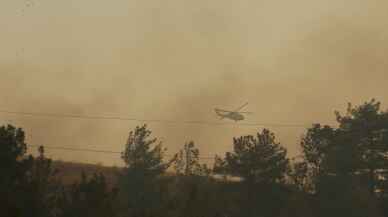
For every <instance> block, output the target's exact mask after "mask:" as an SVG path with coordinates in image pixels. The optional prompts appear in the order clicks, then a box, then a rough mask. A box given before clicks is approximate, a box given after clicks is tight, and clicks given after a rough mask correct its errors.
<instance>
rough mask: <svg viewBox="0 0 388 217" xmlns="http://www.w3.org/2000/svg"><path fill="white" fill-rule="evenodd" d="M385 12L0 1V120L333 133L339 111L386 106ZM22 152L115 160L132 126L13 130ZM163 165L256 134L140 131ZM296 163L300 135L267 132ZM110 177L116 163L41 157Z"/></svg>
mask: <svg viewBox="0 0 388 217" xmlns="http://www.w3.org/2000/svg"><path fill="white" fill-rule="evenodd" d="M387 10H388V2H386V1H380V0H370V1H365V0H321V1H311V0H297V1H279V0H256V1H252V0H239V1H230V0H212V1H207V0H206V1H205V0H196V1H192V0H167V1H160V0H149V1H144V0H114V1H105V0H66V1H60V0H1V1H0V28H1V29H0V47H1V50H0V75H1V78H0V110H11V111H25V112H47V113H65V114H77V115H104V116H110V115H112V116H123V117H129V118H138V119H166V120H175V121H218V119H217V117H216V116H215V114H214V111H213V109H214V107H220V108H224V109H234V108H236V107H238V106H240V105H241V104H243V103H245V102H249V106H248V107H247V108H246V110H249V111H251V112H254V114H252V115H249V116H248V117H247V118H248V120H247V121H248V122H254V123H273V124H310V123H312V122H321V123H334V115H333V112H334V110H341V111H343V110H344V109H345V108H346V104H347V102H352V103H354V104H359V103H362V102H364V101H367V100H369V99H371V98H372V97H375V98H377V99H378V100H380V101H382V102H383V105H386V103H387V102H388V92H387V90H388V88H387V79H386V78H387V77H388V76H387V68H388V28H387V27H388V13H387ZM0 121H1V122H2V123H7V122H8V123H9V122H10V123H12V124H14V125H16V126H20V127H23V128H24V129H25V130H26V132H27V135H28V143H30V144H34V145H40V144H43V145H47V146H66V147H78V148H92V149H103V150H113V151H121V150H122V149H123V147H124V143H125V141H126V138H127V135H128V132H129V131H130V130H132V129H133V128H134V127H135V126H136V125H138V124H141V123H140V122H130V121H116V120H76V119H53V118H43V117H23V116H15V115H9V114H8V115H7V114H1V113H0ZM149 126H150V128H151V129H152V130H153V133H154V134H153V135H154V136H156V137H158V138H160V139H161V140H162V141H163V142H164V145H165V147H167V148H168V149H169V153H174V152H176V151H177V150H178V149H179V148H180V147H181V146H182V145H183V144H184V142H185V141H189V140H194V141H195V142H196V143H197V146H198V147H199V148H200V151H201V153H202V155H203V156H213V155H214V154H216V153H217V154H222V153H224V152H225V151H229V150H231V148H232V137H233V136H239V135H245V134H253V133H255V132H257V131H258V130H261V128H260V127H252V126H239V125H232V126H213V125H190V124H161V123H153V124H149ZM269 128H270V129H271V130H273V131H274V132H275V133H276V134H277V136H278V140H279V141H280V142H281V143H282V144H283V145H284V146H286V147H287V148H288V150H289V153H290V156H295V155H297V154H298V151H299V149H298V141H299V139H300V137H301V135H302V134H303V132H304V131H305V130H304V129H303V128H294V127H282V128H281V127H269ZM47 152H48V153H49V155H50V156H52V157H54V158H55V159H62V160H72V161H82V162H101V163H103V164H107V165H112V164H114V165H120V164H121V160H120V159H119V155H113V154H96V153H88V152H70V151H60V150H49V149H48V150H47Z"/></svg>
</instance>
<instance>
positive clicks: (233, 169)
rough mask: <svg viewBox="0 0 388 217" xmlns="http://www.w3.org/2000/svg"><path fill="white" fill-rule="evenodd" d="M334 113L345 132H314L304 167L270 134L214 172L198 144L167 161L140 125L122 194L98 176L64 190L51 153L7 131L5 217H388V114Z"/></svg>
mask: <svg viewBox="0 0 388 217" xmlns="http://www.w3.org/2000/svg"><path fill="white" fill-rule="evenodd" d="M335 115H336V120H337V122H338V126H337V127H332V126H327V125H321V124H314V125H313V126H311V127H310V128H308V129H307V131H306V133H305V134H304V135H303V137H302V138H301V141H300V148H301V156H300V157H299V158H298V160H290V159H289V158H288V156H287V150H286V148H285V147H284V146H283V145H282V144H280V143H279V142H278V141H277V140H276V137H275V134H274V133H273V132H271V131H270V130H268V129H263V130H261V131H259V132H257V134H256V135H246V136H241V137H236V138H234V139H233V151H231V152H227V153H225V155H224V156H217V157H216V158H215V163H214V165H212V167H211V168H210V167H208V166H207V165H205V164H201V163H200V161H199V159H200V152H199V150H198V148H196V146H195V143H194V142H192V141H190V142H188V143H186V144H184V146H183V147H182V150H181V151H180V152H178V153H177V154H176V155H175V156H174V157H173V158H171V159H165V152H166V149H165V148H164V147H163V145H162V143H161V142H159V141H158V140H157V139H156V138H153V137H152V133H151V131H150V130H149V129H148V127H147V126H146V125H143V126H138V127H136V128H135V129H134V130H133V131H131V132H130V133H129V137H128V140H127V143H126V146H125V150H124V151H123V152H122V155H121V158H122V160H123V161H124V163H125V165H126V166H125V167H124V168H122V169H121V172H120V173H119V174H117V175H118V182H117V183H113V185H114V187H110V185H111V184H112V183H108V181H107V180H106V178H105V177H104V175H103V174H99V173H95V174H94V175H92V176H89V177H88V176H86V175H85V174H81V175H80V179H79V181H78V182H76V183H73V184H72V185H65V184H63V183H62V182H61V180H60V179H59V177H58V176H57V175H56V174H57V172H58V171H56V169H55V167H54V166H53V162H52V160H51V159H48V158H47V157H46V156H45V151H44V147H43V146H41V147H40V148H39V153H38V154H37V155H36V156H32V155H28V154H27V145H26V143H25V133H24V131H23V130H22V129H19V128H15V127H14V126H10V125H8V126H3V127H0V216H5V217H84V216H93V217H115V216H116V217H257V216H260V217H328V216H334V217H337V216H338V217H383V216H388V111H382V109H381V107H380V103H379V102H377V101H376V100H374V99H373V100H371V101H369V102H366V103H364V104H362V105H359V106H352V105H351V104H349V105H348V109H347V112H346V113H345V114H341V113H339V112H336V113H335ZM168 168H172V169H174V170H175V173H174V175H171V174H170V175H169V174H167V173H166V170H167V169H168ZM231 176H232V177H236V178H238V179H236V180H231V179H228V178H227V177H231ZM109 184H110V185H109Z"/></svg>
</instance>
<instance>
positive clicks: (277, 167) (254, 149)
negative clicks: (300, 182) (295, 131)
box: [215, 129, 289, 183]
mask: <svg viewBox="0 0 388 217" xmlns="http://www.w3.org/2000/svg"><path fill="white" fill-rule="evenodd" d="M233 143H234V145H233V148H234V152H232V153H231V152H227V153H226V156H225V159H224V160H222V159H217V161H216V165H215V171H224V172H228V173H229V174H231V175H234V176H239V177H242V178H244V180H245V181H248V182H252V183H275V182H280V181H283V180H284V177H285V175H286V171H287V169H288V168H289V160H288V158H287V156H286V155H287V151H286V149H285V148H283V147H282V146H281V145H280V144H279V143H277V142H276V141H275V135H274V134H273V133H272V132H270V131H269V130H267V129H264V130H263V131H262V132H261V133H257V136H256V137H254V136H242V137H239V138H234V139H233Z"/></svg>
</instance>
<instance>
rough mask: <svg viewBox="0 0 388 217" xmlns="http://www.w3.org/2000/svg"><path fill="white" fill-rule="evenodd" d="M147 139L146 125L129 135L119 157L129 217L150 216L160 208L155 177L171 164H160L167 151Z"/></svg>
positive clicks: (155, 141)
mask: <svg viewBox="0 0 388 217" xmlns="http://www.w3.org/2000/svg"><path fill="white" fill-rule="evenodd" d="M150 136H151V131H150V130H148V129H147V126H146V125H143V126H141V127H136V128H135V130H134V131H131V132H130V133H129V137H128V140H127V143H126V146H125V150H124V152H123V153H122V159H123V160H124V162H125V164H126V168H125V170H124V174H123V175H122V176H121V178H120V189H121V191H120V192H122V194H121V195H122V197H121V198H122V199H123V201H125V206H126V207H128V211H127V214H129V215H130V216H136V217H146V216H151V215H154V214H155V210H157V209H159V208H160V206H161V204H160V201H161V196H162V195H161V194H160V191H161V186H160V185H159V183H158V182H157V181H158V177H159V176H160V175H162V174H163V173H164V172H165V171H166V169H167V168H168V167H169V166H170V165H171V163H172V161H170V162H168V163H164V162H163V157H164V152H165V150H166V149H164V148H163V147H162V144H161V143H160V142H157V139H156V138H150Z"/></svg>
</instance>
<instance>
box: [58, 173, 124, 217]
mask: <svg viewBox="0 0 388 217" xmlns="http://www.w3.org/2000/svg"><path fill="white" fill-rule="evenodd" d="M117 193H118V191H117V189H116V188H113V189H109V188H108V184H107V182H106V179H105V176H104V175H103V174H98V173H94V174H93V175H92V176H91V177H90V178H88V177H87V176H86V175H85V173H82V175H81V181H80V182H79V183H74V184H73V185H72V186H70V188H66V189H64V190H63V191H62V197H61V200H60V202H59V207H60V212H59V213H58V214H57V216H59V217H84V216H94V217H110V216H112V217H114V216H117V215H118V211H117V209H116V207H115V204H116V203H117Z"/></svg>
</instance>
